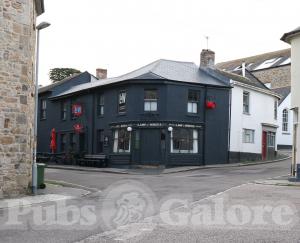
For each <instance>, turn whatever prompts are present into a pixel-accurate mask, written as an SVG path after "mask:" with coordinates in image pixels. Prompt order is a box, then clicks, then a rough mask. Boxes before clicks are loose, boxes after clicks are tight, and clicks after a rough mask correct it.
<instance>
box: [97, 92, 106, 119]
mask: <svg viewBox="0 0 300 243" xmlns="http://www.w3.org/2000/svg"><path fill="white" fill-rule="evenodd" d="M104 99H105V98H104V94H103V93H100V94H98V95H97V116H99V117H101V116H104V107H105V106H104V103H105V101H104Z"/></svg>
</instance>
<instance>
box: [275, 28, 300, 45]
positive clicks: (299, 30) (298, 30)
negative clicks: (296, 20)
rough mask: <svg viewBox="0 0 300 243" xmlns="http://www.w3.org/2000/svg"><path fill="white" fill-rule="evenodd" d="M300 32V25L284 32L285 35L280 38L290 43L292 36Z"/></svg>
mask: <svg viewBox="0 0 300 243" xmlns="http://www.w3.org/2000/svg"><path fill="white" fill-rule="evenodd" d="M298 34H300V26H299V27H298V28H296V29H294V30H292V31H290V32H287V33H284V35H283V36H282V37H281V38H280V40H282V41H284V42H287V43H290V39H291V37H293V36H294V35H298Z"/></svg>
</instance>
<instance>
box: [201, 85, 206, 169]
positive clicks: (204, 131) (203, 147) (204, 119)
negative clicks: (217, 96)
mask: <svg viewBox="0 0 300 243" xmlns="http://www.w3.org/2000/svg"><path fill="white" fill-rule="evenodd" d="M206 99H207V86H205V91H204V114H203V121H204V128H203V130H202V131H203V146H202V150H203V156H202V160H203V161H202V163H203V165H206V162H205V152H206V151H205V137H206V136H205V133H206V106H205V103H206Z"/></svg>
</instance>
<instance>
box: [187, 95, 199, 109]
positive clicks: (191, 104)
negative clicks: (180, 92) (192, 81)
mask: <svg viewBox="0 0 300 243" xmlns="http://www.w3.org/2000/svg"><path fill="white" fill-rule="evenodd" d="M198 101H199V92H198V91H195V90H189V94H188V104H187V111H188V113H193V114H196V113H198Z"/></svg>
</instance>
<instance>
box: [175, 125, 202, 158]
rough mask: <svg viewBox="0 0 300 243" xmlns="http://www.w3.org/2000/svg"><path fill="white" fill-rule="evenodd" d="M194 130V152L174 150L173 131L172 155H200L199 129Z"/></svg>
mask: <svg viewBox="0 0 300 243" xmlns="http://www.w3.org/2000/svg"><path fill="white" fill-rule="evenodd" d="M175 129H176V128H175ZM184 129H185V128H184ZM192 130H193V149H192V150H179V149H174V146H173V130H172V131H171V153H180V154H197V153H198V141H199V140H198V130H197V129H192Z"/></svg>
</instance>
